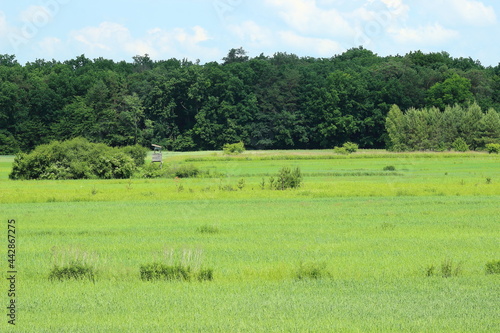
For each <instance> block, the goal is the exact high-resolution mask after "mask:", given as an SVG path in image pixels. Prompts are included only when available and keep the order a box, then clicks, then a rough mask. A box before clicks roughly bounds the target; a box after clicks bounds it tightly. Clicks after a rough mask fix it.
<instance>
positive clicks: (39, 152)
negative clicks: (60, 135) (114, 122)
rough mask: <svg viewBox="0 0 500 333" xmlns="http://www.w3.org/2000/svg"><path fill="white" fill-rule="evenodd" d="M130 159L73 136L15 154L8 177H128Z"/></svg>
mask: <svg viewBox="0 0 500 333" xmlns="http://www.w3.org/2000/svg"><path fill="white" fill-rule="evenodd" d="M135 169H136V166H135V163H134V161H133V159H132V158H131V157H130V156H129V155H127V154H125V153H124V152H123V151H120V149H117V148H111V147H108V146H106V145H104V144H95V143H90V142H89V141H87V140H86V139H83V138H76V139H73V140H69V141H64V142H59V141H54V142H52V143H50V144H46V145H40V146H38V147H36V148H35V149H34V150H33V151H32V152H31V153H29V154H25V153H20V154H17V155H16V157H15V158H14V164H13V168H12V172H11V174H10V175H9V177H10V178H11V179H26V180H29V179H88V178H103V179H111V178H130V177H131V176H132V174H133V172H134V171H135Z"/></svg>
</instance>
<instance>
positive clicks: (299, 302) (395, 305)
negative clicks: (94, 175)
mask: <svg viewBox="0 0 500 333" xmlns="http://www.w3.org/2000/svg"><path fill="white" fill-rule="evenodd" d="M329 153H330V152H326V151H317V152H300V151H297V152H293V154H299V155H303V156H312V157H313V159H296V160H294V159H283V160H279V159H274V160H273V159H271V157H272V156H278V155H280V154H286V155H287V156H288V155H290V154H292V152H272V153H271V152H265V153H257V152H245V154H250V156H254V157H255V156H257V157H259V158H254V159H251V160H245V159H241V156H236V157H235V158H231V159H229V160H227V161H225V160H198V161H193V162H185V160H186V158H191V157H196V158H204V157H207V158H214V157H219V154H221V153H220V152H219V153H217V152H210V153H205V152H203V153H202V152H200V153H195V154H172V155H171V156H170V157H169V158H171V159H172V160H175V161H174V162H172V163H193V164H195V165H196V166H197V167H199V168H201V169H207V168H210V169H212V170H217V171H218V172H221V173H224V174H225V175H227V176H224V177H220V178H219V177H216V178H193V179H150V180H144V179H131V180H107V181H103V180H81V181H10V180H7V177H4V176H5V173H4V172H5V170H6V169H8V168H9V167H8V165H9V164H10V163H11V162H12V158H5V157H2V158H0V168H2V169H0V170H4V171H1V172H2V174H1V176H2V177H1V180H0V188H1V191H0V208H1V211H0V218H1V219H2V220H7V219H12V218H15V219H16V221H17V226H18V235H17V237H18V238H17V246H18V250H19V256H18V259H17V265H18V271H19V276H20V277H21V276H22V283H21V282H20V283H19V284H18V288H19V292H18V296H17V299H18V302H19V308H18V310H19V320H18V323H17V327H16V329H18V331H22V332H54V331H74V332H134V331H147V332H165V331H173V332H175V331H187V332H192V331H209V332H210V331H217V332H235V331H236V332H238V331H250V332H254V331H258V332H264V331H265V332H267V331H300V332H303V331H314V332H330V331H349V332H351V331H362V332H389V331H406V332H411V331H435V332H437V331H439V332H457V331H458V332H493V331H495V328H496V327H497V326H498V320H497V319H496V317H495V316H494V315H493V314H494V313H495V311H496V309H497V308H498V296H497V295H498V294H499V293H500V284H498V274H487V273H486V269H485V267H486V265H487V264H488V263H492V262H498V260H500V251H499V248H498V244H499V243H500V233H499V226H500V225H499V223H500V220H499V219H498V216H499V215H500V210H499V208H498V202H499V196H500V185H499V184H500V168H499V167H498V165H499V162H500V158H499V157H497V156H493V155H486V154H479V153H477V154H476V153H473V154H434V155H433V157H429V156H428V155H429V154H428V153H426V154H420V155H419V154H407V155H398V157H393V156H396V155H391V154H389V155H390V156H391V157H387V156H386V155H387V153H386V152H375V153H374V152H370V154H371V155H370V157H369V158H366V157H363V158H356V155H352V156H351V157H349V158H343V159H330V158H328V159H322V158H321V156H324V155H325V154H329ZM214 154H216V155H217V156H214ZM360 154H367V153H366V152H362V153H360ZM375 155H381V156H375ZM243 156H244V155H243ZM358 156H359V155H358ZM260 157H268V158H267V159H261V158H260ZM387 165H393V166H394V167H395V169H396V170H395V171H394V173H391V172H387V173H386V174H383V172H384V171H383V168H384V167H385V166H387ZM282 166H289V167H300V168H301V170H302V173H303V174H304V175H305V176H304V179H303V184H302V186H301V187H300V188H299V189H296V190H287V191H276V190H270V189H267V188H266V189H264V190H262V189H261V186H260V182H261V181H262V178H264V179H265V180H266V179H267V178H268V174H269V175H270V174H275V173H276V172H277V171H278V170H279V168H280V167H282ZM351 173H352V174H351ZM381 173H382V174H381ZM241 178H244V180H245V187H244V188H243V189H242V190H240V189H238V190H235V191H227V190H224V188H225V187H224V185H228V184H229V185H232V186H233V187H234V188H237V186H236V185H237V184H238V181H239V180H240V179H241ZM487 178H490V179H491V181H490V182H487ZM180 185H182V188H183V189H182V190H179V188H180ZM166 249H167V250H171V251H175V253H184V252H185V251H194V252H196V253H202V254H203V258H202V259H203V260H202V262H203V266H204V267H208V268H210V269H212V270H213V280H211V281H204V282H198V281H142V280H141V275H140V268H141V266H142V265H144V264H148V263H154V262H161V260H162V258H163V257H164V253H165V250H166ZM54 253H57V254H58V258H66V259H67V260H66V259H65V260H66V261H68V260H71V258H72V256H75V255H80V254H88V253H91V254H92V267H93V269H94V271H93V273H95V274H94V275H93V281H90V280H89V279H87V280H85V279H83V280H74V279H70V280H64V279H63V280H62V281H59V280H58V279H55V280H54V279H52V280H51V279H49V277H50V274H51V270H52V269H53V267H54ZM80 257H81V256H80ZM68 258H69V259H68ZM447 263H452V264H451V265H450V267H452V274H451V275H450V276H449V277H443V276H442V275H443V274H441V273H442V272H441V267H442V265H443V264H447ZM433 266H434V267H436V268H435V272H436V274H428V271H429V268H430V267H433ZM456 267H459V268H460V272H459V274H453V272H454V270H453V268H456ZM316 268H317V269H318V272H320V273H321V274H319V275H318V274H315V272H316V271H315V269H316ZM298 272H301V274H302V275H301V276H305V278H298ZM312 276H314V277H312ZM20 281H21V280H20ZM8 329H9V328H8V327H7V326H6V322H5V323H2V324H0V330H1V331H2V332H3V331H7V332H10V331H9V330H8ZM19 329H20V330H19Z"/></svg>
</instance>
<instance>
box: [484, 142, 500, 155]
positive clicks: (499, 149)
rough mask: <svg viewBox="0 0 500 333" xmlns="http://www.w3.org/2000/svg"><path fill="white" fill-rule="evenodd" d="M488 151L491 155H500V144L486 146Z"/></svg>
mask: <svg viewBox="0 0 500 333" xmlns="http://www.w3.org/2000/svg"><path fill="white" fill-rule="evenodd" d="M486 151H487V152H488V153H490V154H498V153H500V143H489V144H487V145H486Z"/></svg>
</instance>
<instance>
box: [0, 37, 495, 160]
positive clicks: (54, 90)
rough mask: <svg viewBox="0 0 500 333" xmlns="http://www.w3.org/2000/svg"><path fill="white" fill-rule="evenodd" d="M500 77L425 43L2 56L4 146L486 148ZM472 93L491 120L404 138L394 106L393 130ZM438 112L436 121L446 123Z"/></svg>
mask: <svg viewBox="0 0 500 333" xmlns="http://www.w3.org/2000/svg"><path fill="white" fill-rule="evenodd" d="M4 57H5V58H8V57H10V58H12V59H15V56H4ZM499 82H500V76H499V71H498V69H496V68H485V67H483V66H481V65H480V63H478V62H475V61H473V60H472V59H468V60H467V59H466V60H464V59H463V58H460V59H454V58H452V57H451V56H450V55H449V54H446V53H444V52H441V53H429V54H424V53H422V52H421V51H417V52H412V53H410V54H407V55H406V56H387V57H381V56H378V55H376V54H374V53H373V52H371V51H370V50H366V49H364V48H362V47H358V48H352V49H350V50H347V51H346V52H344V53H343V54H339V55H336V56H333V57H331V58H318V59H315V58H311V57H298V56H296V55H294V54H287V53H282V52H277V53H275V54H274V55H273V56H272V57H265V56H263V55H262V56H258V57H255V58H250V57H249V56H248V55H247V53H246V51H245V50H243V49H241V48H240V49H232V50H230V51H229V53H228V55H227V56H226V57H225V58H224V59H223V63H216V62H211V63H207V64H205V65H199V64H195V63H193V62H190V61H187V60H178V59H168V60H158V61H153V60H152V59H150V58H149V57H148V56H136V57H133V61H131V62H119V63H116V62H114V61H112V60H108V59H102V58H98V59H95V60H91V59H88V58H86V57H85V56H79V57H76V58H75V59H70V60H67V61H64V62H58V61H45V60H37V61H36V62H33V63H27V64H26V65H24V66H22V65H20V64H18V63H15V60H14V61H3V62H0V96H1V98H0V129H1V130H0V154H12V153H17V152H18V151H19V150H20V151H23V152H29V151H31V150H32V149H34V147H36V146H38V145H40V144H45V143H48V142H50V141H51V140H54V139H56V140H59V141H64V140H68V139H72V138H75V137H84V138H86V139H88V140H89V141H91V142H96V143H104V144H106V145H109V146H113V147H123V146H127V145H134V144H139V145H142V146H146V147H148V146H149V145H150V144H151V143H152V142H155V143H159V144H161V145H163V146H165V147H166V148H167V149H169V150H176V151H188V150H189V151H190V150H217V149H220V148H221V147H223V146H224V144H225V143H228V142H242V143H244V145H245V146H246V147H247V148H251V149H316V148H322V149H327V148H330V147H333V146H340V145H342V144H343V143H344V142H346V141H352V142H357V143H359V144H360V145H361V146H362V147H364V148H383V147H385V145H386V143H387V144H388V146H389V148H390V149H393V150H407V149H410V150H414V149H435V150H438V149H441V150H442V149H450V148H451V144H452V143H453V141H454V140H455V139H456V138H457V137H463V138H464V139H465V140H466V142H467V144H468V145H469V146H470V147H471V149H476V148H481V147H484V145H485V144H487V143H498V142H496V141H491V140H490V139H491V138H498V136H499V134H498V133H499V126H498V124H499V123H500V118H499V117H498V113H497V111H495V109H497V110H500V98H499V97H498V96H500V84H499ZM471 101H476V102H477V104H478V105H479V106H480V107H481V109H483V110H491V112H489V118H488V119H487V120H486V121H482V122H477V119H476V118H477V117H476V116H477V113H476V114H470V117H468V118H467V120H466V121H465V122H463V123H461V122H459V121H455V120H453V121H452V122H451V123H449V120H450V119H446V122H447V124H448V123H449V124H448V125H450V126H448V125H443V126H437V125H436V126H430V127H432V130H431V131H430V132H429V133H426V134H425V135H424V133H422V131H421V128H422V126H417V127H413V128H414V129H415V130H416V131H417V132H416V133H414V135H412V136H411V138H409V140H407V141H405V140H402V141H401V140H399V139H401V138H397V136H398V135H397V134H395V133H397V131H394V129H395V128H394V126H392V125H395V126H396V127H397V126H398V124H399V120H400V117H399V115H398V114H394V116H396V117H394V118H393V120H394V121H393V124H392V125H391V126H388V128H387V132H386V128H385V120H386V118H387V116H388V113H389V110H390V109H391V106H392V105H399V107H401V109H402V110H409V109H410V108H415V109H417V110H419V109H422V108H424V107H428V108H433V107H435V108H436V109H437V110H439V111H441V112H442V111H443V110H446V108H448V105H451V106H453V105H459V106H461V107H464V106H466V105H468V103H470V102H471ZM436 115H437V114H436V113H435V112H433V113H432V114H431V115H429V117H428V118H427V119H430V122H427V124H430V125H432V124H437V123H435V122H434V120H433V119H434V118H435V116H436ZM445 118H446V117H445ZM420 120H421V119H420ZM412 124H416V125H418V122H417V123H416V122H412ZM453 124H455V125H453ZM471 124H478V126H472V125H471ZM440 129H447V130H448V129H450V130H452V131H454V130H458V131H459V133H441V132H440ZM446 132H448V131H446ZM448 136H452V137H448ZM443 137H444V138H443ZM469 138H470V142H469ZM441 143H444V144H441ZM407 144H410V147H407ZM429 147H430V148H429ZM134 160H136V161H138V162H139V164H140V163H141V161H140V160H139V159H136V158H134ZM55 167H56V168H60V166H55ZM62 167H65V166H62Z"/></svg>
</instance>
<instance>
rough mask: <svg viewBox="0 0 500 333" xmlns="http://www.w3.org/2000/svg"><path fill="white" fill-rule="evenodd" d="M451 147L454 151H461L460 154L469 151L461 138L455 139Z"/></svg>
mask: <svg viewBox="0 0 500 333" xmlns="http://www.w3.org/2000/svg"><path fill="white" fill-rule="evenodd" d="M452 147H453V149H454V150H455V151H462V152H464V151H469V145H468V144H467V143H466V142H465V140H464V139H462V138H458V139H456V140H455V141H454V142H453V144H452Z"/></svg>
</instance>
